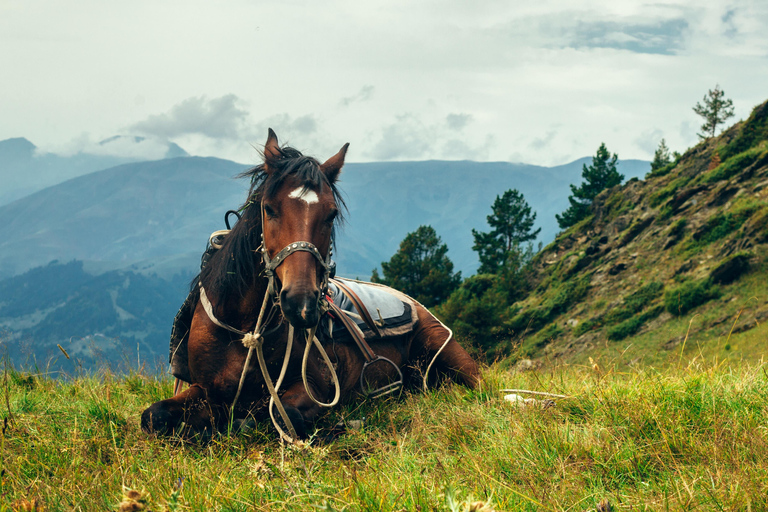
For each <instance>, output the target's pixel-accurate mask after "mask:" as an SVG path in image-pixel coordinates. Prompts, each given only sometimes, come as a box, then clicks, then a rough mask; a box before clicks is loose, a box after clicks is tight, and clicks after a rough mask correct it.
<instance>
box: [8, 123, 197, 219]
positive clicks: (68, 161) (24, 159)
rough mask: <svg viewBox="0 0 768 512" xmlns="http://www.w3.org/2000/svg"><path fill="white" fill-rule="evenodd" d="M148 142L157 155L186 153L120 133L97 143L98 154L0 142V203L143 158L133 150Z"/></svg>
mask: <svg viewBox="0 0 768 512" xmlns="http://www.w3.org/2000/svg"><path fill="white" fill-rule="evenodd" d="M150 142H151V143H152V144H153V146H154V147H153V149H154V153H156V154H158V155H157V157H158V158H160V157H165V158H176V157H180V156H189V155H188V153H187V152H186V151H184V150H183V149H181V148H180V147H179V146H178V145H176V144H174V143H172V142H171V143H168V142H158V141H149V140H148V139H146V138H144V137H134V136H124V135H116V136H114V137H110V138H108V139H104V140H102V141H101V142H99V143H98V144H97V145H96V148H95V149H97V150H98V151H99V152H98V153H82V152H81V153H76V154H73V155H70V156H61V155H57V154H54V153H44V152H40V151H38V148H37V147H36V146H35V145H34V144H32V143H31V142H30V141H28V140H27V139H25V138H21V137H19V138H15V139H6V140H3V141H0V183H2V186H0V205H4V204H8V203H10V202H12V201H15V200H16V199H20V198H22V197H24V196H27V195H29V194H32V193H33V192H37V191H38V190H41V189H43V188H46V187H50V186H52V185H56V184H57V183H61V182H63V181H66V180H68V179H71V178H75V177H77V176H81V175H83V174H88V173H91V172H94V171H98V170H101V169H107V168H108V167H114V166H116V165H120V164H123V163H128V162H136V161H139V160H146V158H142V157H140V156H139V155H138V154H137V151H138V150H139V148H140V147H142V146H143V145H146V144H147V143H150ZM118 149H119V151H117V153H119V154H123V155H125V156H115V152H116V150H118ZM132 150H133V151H132ZM163 150H164V154H163ZM132 153H133V154H132Z"/></svg>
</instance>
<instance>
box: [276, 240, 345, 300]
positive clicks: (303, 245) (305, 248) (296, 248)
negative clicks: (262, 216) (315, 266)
mask: <svg viewBox="0 0 768 512" xmlns="http://www.w3.org/2000/svg"><path fill="white" fill-rule="evenodd" d="M295 252H308V253H309V254H311V255H312V256H314V257H315V259H316V260H317V261H318V262H320V266H321V267H323V282H322V284H321V286H320V289H321V290H322V291H323V293H325V292H326V290H327V288H328V280H329V279H330V278H331V270H332V269H333V266H334V265H333V263H332V262H331V255H333V248H332V247H329V248H328V256H327V257H326V258H323V255H322V254H320V251H319V250H318V249H317V246H316V245H315V244H313V243H312V242H292V243H290V244H288V245H286V246H285V247H283V248H282V249H281V250H280V252H278V253H277V254H276V255H275V257H274V258H270V257H269V251H268V250H267V246H266V244H265V243H264V229H263V227H262V231H261V258H262V260H264V275H266V276H267V279H269V289H270V290H272V291H273V292H274V293H275V295H277V294H278V291H277V290H276V289H275V287H274V279H275V270H277V267H279V266H280V265H281V264H282V263H283V262H284V261H285V260H286V258H288V256H290V255H291V254H293V253H295Z"/></svg>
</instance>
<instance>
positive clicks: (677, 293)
mask: <svg viewBox="0 0 768 512" xmlns="http://www.w3.org/2000/svg"><path fill="white" fill-rule="evenodd" d="M719 296H720V289H719V288H718V287H717V286H716V285H715V284H714V283H713V282H712V280H711V279H709V278H707V279H700V280H697V281H686V282H684V283H682V284H681V285H680V286H678V287H677V288H673V289H671V290H667V292H666V293H665V294H664V308H665V309H666V310H667V311H669V312H670V313H672V314H673V315H679V316H682V315H684V314H686V313H687V312H688V311H690V310H692V309H694V308H696V307H698V306H701V305H702V304H705V303H706V302H709V301H710V300H712V299H716V298H718V297H719Z"/></svg>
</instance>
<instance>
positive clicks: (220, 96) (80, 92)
mask: <svg viewBox="0 0 768 512" xmlns="http://www.w3.org/2000/svg"><path fill="white" fill-rule="evenodd" d="M716 85H719V86H720V88H721V89H723V90H724V91H725V94H726V96H727V97H728V98H731V99H732V100H733V104H734V107H735V117H734V118H733V119H732V120H731V121H729V124H730V123H731V122H733V121H736V120H738V119H746V118H747V117H748V116H749V113H750V111H751V109H752V108H753V107H755V106H756V105H758V104H759V103H762V102H763V101H765V100H768V1H765V0H734V1H730V0H707V1H706V2H702V1H701V0H679V1H669V2H663V1H660V2H641V1H623V0H560V1H547V0H543V1H537V2H530V1H525V2H523V1H517V0H515V1H496V0H478V1H473V2H470V1H469V0H424V1H420V0H409V1H403V0H385V1H379V0H365V1H360V0H356V1H342V0H328V1H323V2H318V1H316V0H315V1H313V0H283V1H280V2H256V1H241V0H228V1H227V2H204V1H195V0H184V1H172V0H168V1H167V0H151V1H145V0H133V1H131V2H115V1H105V0H98V1H95V0H78V1H77V2H63V1H56V0H48V1H38V0H21V1H17V0H0V140H2V139H6V138H11V137H26V138H27V139H29V140H30V141H32V142H33V143H34V144H36V145H37V146H38V151H40V152H54V153H60V154H73V153H77V152H102V153H103V152H115V153H120V152H133V153H135V154H136V155H137V156H141V157H146V158H159V157H161V156H162V154H163V152H164V151H165V149H164V148H165V144H166V143H167V141H173V142H176V143H177V144H179V145H180V146H181V147H183V148H184V149H185V150H186V151H188V152H189V153H191V154H193V155H200V156H217V157H221V158H228V159H232V160H235V161H238V162H241V163H245V164H252V163H256V162H257V161H258V158H259V156H258V152H257V150H256V149H255V148H258V147H259V146H261V145H263V144H264V142H265V141H266V134H267V128H268V127H272V128H273V129H274V130H275V131H276V132H277V134H278V137H279V139H280V141H281V143H282V142H287V143H290V144H291V145H292V146H294V147H296V148H297V149H299V150H302V151H304V152H306V153H307V154H311V155H314V156H317V157H318V158H319V159H321V160H322V159H324V158H326V157H328V156H331V155H332V154H334V153H335V152H336V151H338V149H339V148H340V147H341V146H342V145H343V144H344V143H346V142H349V143H350V150H349V153H348V155H347V161H352V162H368V161H386V160H390V161H396V160H401V161H402V160H427V159H444V160H464V159H469V160H477V161H511V162H522V163H528V164H538V165H547V166H551V165H559V164H564V163H567V162H570V161H573V160H575V159H577V158H580V157H584V156H591V155H594V154H595V152H596V150H597V148H598V147H599V145H600V144H601V143H602V142H604V143H605V144H606V145H607V147H608V149H609V150H610V151H611V152H615V153H617V154H618V155H619V157H620V158H640V159H651V158H652V156H653V152H654V150H655V149H656V147H657V146H658V144H659V141H660V140H661V139H662V138H664V139H665V140H666V143H667V146H669V147H670V148H671V149H672V150H678V151H683V150H685V149H686V148H688V147H690V146H692V145H693V144H695V143H696V142H697V141H698V137H697V133H698V132H700V131H701V130H700V125H701V119H700V118H699V117H698V116H697V115H696V114H695V113H694V112H693V110H692V107H693V106H694V105H695V104H696V102H699V101H701V100H702V98H703V97H704V95H705V94H706V93H707V91H708V90H709V89H713V88H714V87H715V86H716ZM114 135H141V136H144V137H146V139H145V140H144V141H143V142H142V143H141V144H132V145H130V147H120V145H119V144H112V145H107V146H99V144H98V142H99V141H101V140H103V139H106V138H108V137H112V136H114ZM119 140H122V141H127V140H130V139H125V138H124V139H119Z"/></svg>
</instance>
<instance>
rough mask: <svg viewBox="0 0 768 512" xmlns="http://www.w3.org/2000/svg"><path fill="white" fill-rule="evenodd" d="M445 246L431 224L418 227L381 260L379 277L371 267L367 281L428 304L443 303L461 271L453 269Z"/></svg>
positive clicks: (458, 281)
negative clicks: (393, 252)
mask: <svg viewBox="0 0 768 512" xmlns="http://www.w3.org/2000/svg"><path fill="white" fill-rule="evenodd" d="M447 252H448V246H447V245H446V244H444V243H442V240H441V239H440V237H439V236H437V233H436V232H435V230H434V228H433V227H432V226H419V228H418V229H417V230H416V231H414V232H412V233H408V234H407V235H406V237H405V238H404V239H403V241H402V242H400V249H399V250H398V251H397V252H396V253H395V254H394V255H393V256H392V258H391V259H390V260H389V261H388V262H386V261H384V262H382V263H381V270H382V273H383V274H384V277H383V278H382V277H381V276H380V275H379V271H378V270H377V269H373V273H372V275H371V281H372V282H374V283H381V284H385V285H387V286H391V287H392V288H396V289H398V290H400V291H402V292H403V293H406V294H408V295H410V296H411V297H413V298H414V299H416V300H417V301H419V302H421V303H422V304H424V305H425V306H427V307H432V306H434V305H436V304H439V303H441V302H443V301H444V300H445V299H447V298H448V296H449V295H450V294H451V292H452V291H453V290H455V289H456V288H457V287H458V286H459V284H460V283H461V272H456V273H454V272H453V262H451V260H450V259H449V258H448V256H447V255H446V253H447Z"/></svg>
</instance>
